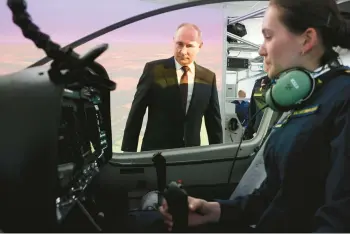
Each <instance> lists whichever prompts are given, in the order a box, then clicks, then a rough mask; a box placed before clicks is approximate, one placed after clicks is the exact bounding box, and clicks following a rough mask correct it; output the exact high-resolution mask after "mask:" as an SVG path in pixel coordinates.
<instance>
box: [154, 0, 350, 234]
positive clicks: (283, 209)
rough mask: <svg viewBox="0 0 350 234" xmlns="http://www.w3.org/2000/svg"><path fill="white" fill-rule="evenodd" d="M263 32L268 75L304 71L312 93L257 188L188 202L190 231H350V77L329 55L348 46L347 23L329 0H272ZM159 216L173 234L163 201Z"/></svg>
mask: <svg viewBox="0 0 350 234" xmlns="http://www.w3.org/2000/svg"><path fill="white" fill-rule="evenodd" d="M262 33H263V36H264V42H263V44H262V46H261V48H260V50H259V54H260V55H261V56H263V57H264V63H265V64H264V65H265V69H266V72H267V74H268V76H269V77H270V78H272V79H276V78H277V77H279V76H280V75H281V74H282V73H281V72H282V71H285V70H287V69H290V68H303V69H305V70H307V71H309V73H310V75H311V76H312V77H313V79H315V84H317V85H316V88H315V89H314V91H313V92H312V95H311V97H309V98H306V99H305V101H303V102H302V104H300V105H298V106H297V107H296V108H293V109H291V110H288V111H287V113H288V114H287V118H285V119H284V120H282V121H281V122H279V123H277V124H276V125H275V127H274V129H273V131H272V132H271V135H270V138H269V139H268V140H267V142H266V147H265V150H264V161H265V169H266V179H265V180H264V182H263V183H262V184H261V186H260V187H259V188H258V189H257V190H255V191H254V192H253V193H251V194H249V195H247V196H243V197H239V198H237V199H235V200H226V201H222V200H221V201H210V202H209V201H205V200H202V199H199V198H193V197H189V208H190V213H189V226H191V227H202V228H203V229H201V231H203V232H208V231H214V232H215V231H216V232H226V231H227V232H230V231H231V232H232V231H237V230H239V231H249V227H250V226H252V225H255V229H253V232H350V143H349V141H350V73H348V72H349V71H347V70H346V69H347V68H346V67H344V66H342V65H341V64H340V62H339V61H338V54H337V53H336V52H335V51H334V50H333V48H334V47H336V46H340V47H342V48H348V49H349V48H350V39H349V38H350V26H349V24H348V23H347V22H346V21H345V20H344V19H343V18H342V17H341V16H340V13H339V10H338V8H337V4H336V2H335V0H317V1H315V0H298V1H291V0H270V2H269V6H268V8H267V11H266V13H265V16H264V19H263V26H262ZM316 80H317V82H316ZM278 82H279V80H278V79H277V80H276V86H277V85H278ZM293 85H294V83H293ZM284 88H285V90H286V93H288V92H287V91H288V90H290V89H292V88H293V87H292V86H290V85H286V86H285V87H284ZM295 88H296V89H303V88H304V87H302V86H298V83H296V85H295ZM286 95H287V94H286ZM287 99H288V97H287ZM279 105H280V104H279ZM160 212H161V214H162V215H163V219H164V223H165V225H166V227H167V228H168V230H171V227H172V225H173V222H172V217H171V215H170V214H169V213H168V207H167V203H166V201H164V203H163V205H162V206H161V207H160Z"/></svg>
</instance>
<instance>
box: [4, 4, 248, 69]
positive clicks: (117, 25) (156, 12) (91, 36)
mask: <svg viewBox="0 0 350 234" xmlns="http://www.w3.org/2000/svg"><path fill="white" fill-rule="evenodd" d="M9 1H10V0H9ZM237 1H245V2H250V1H254V0H201V1H193V2H186V3H180V4H176V5H171V6H167V7H162V8H159V9H156V10H152V11H148V12H145V13H142V14H139V15H136V16H133V17H130V18H127V19H125V20H122V21H119V22H117V23H114V24H111V25H109V26H107V27H105V28H102V29H100V30H97V31H95V32H93V33H91V34H89V35H87V36H85V37H82V38H80V39H78V40H76V41H74V42H72V43H70V44H68V45H66V46H65V47H63V49H66V48H72V49H74V48H76V47H78V46H81V45H83V44H85V43H87V42H89V41H91V40H93V39H95V38H97V37H100V36H102V35H104V34H106V33H109V32H111V31H114V30H116V29H118V28H121V27H124V26H126V25H129V24H132V23H135V22H137V21H140V20H143V19H147V18H150V17H153V16H156V15H161V14H164V13H168V12H171V11H176V10H181V9H186V8H191V7H196V6H203V5H209V4H217V3H225V2H237ZM50 60H51V58H49V57H45V58H42V59H40V60H39V61H37V62H35V63H33V64H32V65H30V66H29V67H28V68H30V67H36V66H41V65H44V64H46V63H48V62H50Z"/></svg>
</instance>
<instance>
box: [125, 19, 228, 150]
mask: <svg viewBox="0 0 350 234" xmlns="http://www.w3.org/2000/svg"><path fill="white" fill-rule="evenodd" d="M202 45H203V42H202V38H201V31H200V29H199V28H198V27H197V26H196V25H193V24H189V23H184V24H181V25H180V26H179V27H178V29H177V31H176V33H175V36H174V56H173V57H171V58H168V59H161V60H156V61H152V62H148V63H146V65H145V68H144V70H143V73H142V75H141V78H140V80H139V83H138V85H137V90H136V93H135V97H134V100H133V103H132V106H131V110H130V113H129V117H128V120H127V122H126V127H125V130H124V137H123V143H122V151H124V152H136V151H137V145H138V140H139V134H140V130H141V125H142V121H143V117H144V114H145V111H146V108H148V122H147V127H146V131H145V134H144V137H143V142H142V147H141V151H149V150H159V149H173V148H181V147H191V146H199V145H200V131H201V126H202V119H203V116H204V119H205V125H206V129H207V133H208V138H209V144H219V143H222V137H223V132H222V124H221V114H220V106H219V100H218V91H217V87H216V77H215V73H213V72H212V71H210V70H209V69H207V68H204V67H202V66H200V65H198V64H197V63H195V62H194V61H195V58H196V55H197V54H198V52H199V51H200V48H201V47H202Z"/></svg>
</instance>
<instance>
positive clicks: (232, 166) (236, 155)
mask: <svg viewBox="0 0 350 234" xmlns="http://www.w3.org/2000/svg"><path fill="white" fill-rule="evenodd" d="M267 107H268V105H265V106H264V107H263V108H261V109H260V110H259V111H258V112H256V113H255V114H254V115H253V116H252V118H251V119H250V120H249V121H248V124H247V126H249V125H250V124H251V121H253V120H254V119H255V118H256V117H257V116H258V114H259V113H260V112H261V111H263V110H264V109H266V108H267ZM246 131H247V128H245V129H244V132H243V134H242V137H241V140H240V142H239V144H238V147H237V150H236V154H235V156H234V157H233V160H232V165H231V169H230V174H229V176H228V179H227V183H228V184H229V183H230V181H231V176H232V172H233V168H234V167H235V164H236V161H237V158H238V152H239V150H240V148H241V144H242V142H243V139H244V136H245V134H246Z"/></svg>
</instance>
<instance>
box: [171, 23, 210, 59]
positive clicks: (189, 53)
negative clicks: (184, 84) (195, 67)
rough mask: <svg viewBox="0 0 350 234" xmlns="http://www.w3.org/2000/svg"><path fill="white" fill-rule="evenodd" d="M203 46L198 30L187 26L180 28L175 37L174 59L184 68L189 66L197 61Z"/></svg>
mask: <svg viewBox="0 0 350 234" xmlns="http://www.w3.org/2000/svg"><path fill="white" fill-rule="evenodd" d="M202 44H203V43H202V42H201V39H200V38H199V35H198V32H197V30H195V29H194V28H192V27H186V26H184V27H182V28H180V29H179V30H178V31H177V32H176V34H175V37H174V57H175V59H176V61H177V62H178V63H180V64H181V65H182V66H187V65H189V64H190V63H192V62H193V61H194V60H195V59H196V57H197V54H198V52H199V51H200V48H201V47H202Z"/></svg>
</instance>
